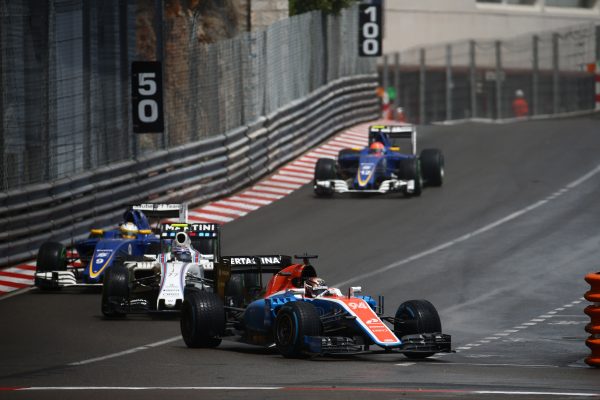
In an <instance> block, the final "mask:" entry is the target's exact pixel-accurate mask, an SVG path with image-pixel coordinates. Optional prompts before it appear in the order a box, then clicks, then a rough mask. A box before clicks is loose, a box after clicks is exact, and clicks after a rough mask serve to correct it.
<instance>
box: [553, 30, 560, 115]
mask: <svg viewBox="0 0 600 400" xmlns="http://www.w3.org/2000/svg"><path fill="white" fill-rule="evenodd" d="M558 41H559V36H558V33H553V34H552V113H553V114H558V112H559V107H560V103H559V100H560V97H559V90H560V70H559V68H560V65H559V61H558V60H559V47H558V45H559V43H558Z"/></svg>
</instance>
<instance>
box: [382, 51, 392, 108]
mask: <svg viewBox="0 0 600 400" xmlns="http://www.w3.org/2000/svg"><path fill="white" fill-rule="evenodd" d="M388 74H389V68H388V55H387V54H384V55H383V76H382V77H381V86H382V87H383V98H382V101H383V102H382V104H383V105H382V116H383V118H387V117H388V114H389V108H390V107H391V106H390V99H389V97H388V94H387V88H388V85H389V77H388ZM386 99H387V102H386Z"/></svg>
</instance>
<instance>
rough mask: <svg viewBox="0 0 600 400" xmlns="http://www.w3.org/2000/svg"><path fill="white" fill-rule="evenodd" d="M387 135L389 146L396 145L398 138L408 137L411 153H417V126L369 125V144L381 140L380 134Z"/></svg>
mask: <svg viewBox="0 0 600 400" xmlns="http://www.w3.org/2000/svg"><path fill="white" fill-rule="evenodd" d="M382 134H383V135H387V137H388V138H389V142H390V143H389V145H390V146H397V145H398V141H399V139H410V142H411V146H412V154H413V155H416V154H417V128H416V127H415V126H413V125H371V126H370V127H369V145H370V144H371V143H372V142H374V141H382V139H381V135H382Z"/></svg>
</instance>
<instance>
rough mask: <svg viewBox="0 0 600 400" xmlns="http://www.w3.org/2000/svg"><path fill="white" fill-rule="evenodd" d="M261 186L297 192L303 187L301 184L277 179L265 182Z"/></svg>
mask: <svg viewBox="0 0 600 400" xmlns="http://www.w3.org/2000/svg"><path fill="white" fill-rule="evenodd" d="M260 184H261V185H266V186H278V187H282V188H287V189H292V190H296V189H298V188H301V187H302V184H300V183H288V182H281V181H278V180H276V179H275V180H273V179H269V180H268V181H263V182H261V183H260Z"/></svg>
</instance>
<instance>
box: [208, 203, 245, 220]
mask: <svg viewBox="0 0 600 400" xmlns="http://www.w3.org/2000/svg"><path fill="white" fill-rule="evenodd" d="M200 211H215V212H218V213H222V214H234V215H239V216H242V217H243V216H244V215H246V214H248V213H247V212H246V211H240V210H234V209H232V208H224V207H217V206H213V205H210V206H204V207H202V208H201V209H200ZM211 215H213V214H211Z"/></svg>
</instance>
